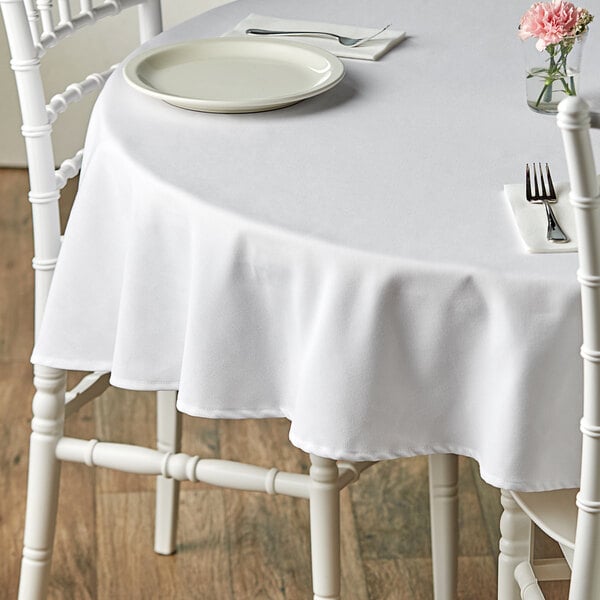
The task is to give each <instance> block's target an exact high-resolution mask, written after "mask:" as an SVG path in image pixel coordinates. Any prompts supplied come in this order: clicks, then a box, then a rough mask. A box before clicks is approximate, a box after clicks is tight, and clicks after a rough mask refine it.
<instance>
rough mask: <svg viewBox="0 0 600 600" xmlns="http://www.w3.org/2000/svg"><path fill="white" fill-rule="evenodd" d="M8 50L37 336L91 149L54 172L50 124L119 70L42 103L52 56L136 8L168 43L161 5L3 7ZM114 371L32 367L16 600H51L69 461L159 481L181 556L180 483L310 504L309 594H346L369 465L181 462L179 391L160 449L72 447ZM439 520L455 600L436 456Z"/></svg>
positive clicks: (448, 493) (107, 2)
mask: <svg viewBox="0 0 600 600" xmlns="http://www.w3.org/2000/svg"><path fill="white" fill-rule="evenodd" d="M0 6H1V8H2V16H3V21H4V25H5V28H6V32H7V37H8V41H9V48H10V53H11V67H12V69H13V71H14V74H15V79H16V83H17V91H18V96H19V101H20V107H21V114H22V134H23V136H24V138H25V144H26V151H27V161H28V170H29V177H30V193H29V200H30V202H31V208H32V213H33V229H34V231H33V234H34V251H35V257H34V259H33V267H34V269H35V331H36V334H37V332H38V330H39V326H40V323H41V320H42V316H43V313H44V307H45V303H46V298H47V294H48V290H49V288H50V283H51V280H52V276H53V273H54V267H55V265H56V262H57V259H58V256H59V251H60V245H61V226H60V223H61V219H60V204H59V200H60V195H61V190H62V189H63V188H64V187H65V185H66V183H67V182H68V180H69V179H72V178H74V177H76V176H77V175H78V173H79V171H80V168H81V164H82V159H83V150H80V151H78V152H77V153H75V155H74V156H73V157H71V158H67V159H65V160H64V161H62V163H60V165H59V166H58V168H56V166H55V165H56V158H57V157H56V155H55V150H54V147H53V137H52V134H53V125H54V123H55V122H56V121H57V119H59V117H60V116H61V114H62V113H64V112H65V111H66V110H67V109H68V108H69V107H70V106H71V105H73V104H74V103H76V102H78V101H79V100H81V99H82V97H83V96H86V95H88V94H91V93H95V92H98V91H99V90H101V88H102V87H103V85H104V83H105V82H106V80H107V79H108V77H109V76H110V75H111V73H112V72H113V71H114V69H115V67H114V66H113V67H111V68H109V69H107V70H106V71H104V72H101V73H93V74H91V75H88V76H87V77H85V78H84V79H83V80H82V81H79V82H76V83H71V84H69V85H67V86H66V88H65V89H64V91H63V92H62V93H59V94H56V95H55V96H53V97H52V98H51V99H50V100H49V101H48V102H47V101H46V96H45V88H44V80H43V76H42V72H41V69H40V64H41V59H42V58H43V56H44V54H45V53H46V51H47V50H48V49H49V48H51V47H53V46H56V45H57V44H58V43H60V42H61V41H62V40H63V39H65V38H67V37H70V36H71V35H73V34H75V33H76V32H78V31H79V30H81V29H83V28H85V27H89V26H92V25H94V24H95V23H97V22H99V21H100V20H102V19H103V18H104V17H108V16H114V15H117V14H118V13H120V12H121V11H123V10H124V9H128V8H132V7H134V6H137V8H138V12H139V31H140V40H141V42H144V41H146V40H148V39H150V38H151V37H153V36H155V35H157V34H158V33H160V31H161V29H162V17H161V6H160V0H95V1H93V0H80V3H79V6H78V7H77V9H74V7H73V5H72V1H71V0H58V5H57V6H56V7H53V3H52V0H0ZM109 376H110V374H109V373H105V372H98V373H91V374H89V375H87V376H85V377H84V378H83V379H82V380H81V381H80V383H78V384H77V385H76V386H75V387H74V388H73V389H71V390H67V389H66V373H65V372H64V371H62V370H59V369H53V368H48V367H42V366H39V365H36V366H34V385H35V388H36V393H35V396H34V400H33V419H32V434H31V442H30V455H29V475H28V491H27V509H26V524H25V535H24V549H23V558H22V564H21V576H20V587H19V598H20V599H21V600H35V599H41V598H44V597H45V595H46V591H47V587H48V581H49V574H50V567H51V558H52V546H53V538H54V530H55V524H56V509H57V503H58V488H59V476H60V464H61V461H72V462H79V463H83V464H86V465H88V466H101V467H106V468H112V469H117V470H121V471H126V472H131V473H139V474H146V475H155V476H156V477H157V489H156V526H155V544H154V547H155V551H156V552H158V553H159V554H171V553H173V552H175V535H176V528H177V510H178V496H179V482H180V481H183V480H186V481H187V480H191V481H203V482H206V483H210V484H213V485H218V486H224V487H230V488H235V489H242V490H252V491H261V492H266V493H269V494H286V495H290V496H295V497H300V498H306V499H308V500H309V501H310V520H311V546H312V564H313V573H312V575H313V589H314V593H315V596H314V597H315V599H316V600H318V599H325V598H327V599H329V600H335V599H336V598H339V594H340V591H339V589H340V568H339V562H340V556H339V492H340V490H341V489H343V488H344V487H345V486H347V485H348V484H350V483H352V482H354V481H356V480H357V479H358V476H359V475H360V473H361V472H362V471H363V470H364V469H365V468H367V467H368V466H370V465H371V464H373V463H355V464H350V463H346V462H341V461H338V462H336V461H333V460H330V459H326V458H322V457H318V456H311V462H312V466H311V469H310V474H309V475H304V474H294V473H285V472H281V471H279V470H278V469H275V468H273V469H265V468H260V467H255V466H251V465H245V464H242V463H235V462H231V461H226V460H212V459H211V460H204V459H200V458H199V457H197V456H190V455H187V454H184V453H181V452H180V443H181V419H180V414H179V413H177V411H176V409H175V403H176V393H175V392H173V391H162V392H158V393H157V449H150V448H143V447H140V446H135V445H128V444H115V443H109V442H100V441H98V440H81V439H75V438H71V437H66V436H65V435H64V433H63V431H64V420H65V417H66V416H69V415H71V414H73V413H74V412H75V411H77V410H78V409H79V408H81V407H82V406H84V405H85V404H86V403H88V402H89V401H91V400H93V399H96V398H98V397H99V396H100V395H101V394H102V393H103V392H104V390H106V388H107V387H108V386H109ZM430 467H431V470H430V491H431V514H432V529H433V543H432V546H433V555H434V556H433V558H434V566H435V568H434V582H435V596H436V598H438V599H439V600H451V599H452V598H454V597H455V593H456V592H455V590H456V554H457V548H456V539H457V489H456V478H457V462H456V457H455V456H452V455H447V456H435V457H431V461H430Z"/></svg>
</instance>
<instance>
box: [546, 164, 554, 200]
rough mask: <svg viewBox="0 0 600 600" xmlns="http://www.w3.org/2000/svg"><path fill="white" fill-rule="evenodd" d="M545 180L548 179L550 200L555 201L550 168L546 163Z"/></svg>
mask: <svg viewBox="0 0 600 600" xmlns="http://www.w3.org/2000/svg"><path fill="white" fill-rule="evenodd" d="M546 178H547V179H548V188H549V196H550V200H556V191H555V190H554V183H553V182H552V176H551V175H550V167H549V166H548V163H546Z"/></svg>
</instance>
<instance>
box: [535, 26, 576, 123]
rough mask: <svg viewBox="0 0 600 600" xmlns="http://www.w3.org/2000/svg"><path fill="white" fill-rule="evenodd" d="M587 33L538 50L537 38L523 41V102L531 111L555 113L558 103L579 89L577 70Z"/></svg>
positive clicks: (573, 94) (574, 94)
mask: <svg viewBox="0 0 600 600" xmlns="http://www.w3.org/2000/svg"><path fill="white" fill-rule="evenodd" d="M586 37H587V33H583V34H581V35H578V36H575V37H571V38H567V39H565V40H563V41H562V42H559V43H558V44H552V45H550V46H547V47H546V48H545V49H544V50H542V51H539V50H538V49H537V48H536V47H535V44H536V42H537V38H529V39H527V40H525V41H524V42H523V49H524V52H525V65H526V76H525V77H526V79H525V90H526V94H527V105H528V106H529V108H531V109H532V110H534V111H536V112H539V113H545V114H556V112H557V110H558V108H557V107H558V104H559V102H560V101H561V100H563V99H564V98H566V97H567V96H576V95H577V93H578V90H579V71H580V68H581V57H582V53H583V46H584V43H585V40H586Z"/></svg>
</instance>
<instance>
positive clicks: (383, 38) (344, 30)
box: [223, 14, 406, 60]
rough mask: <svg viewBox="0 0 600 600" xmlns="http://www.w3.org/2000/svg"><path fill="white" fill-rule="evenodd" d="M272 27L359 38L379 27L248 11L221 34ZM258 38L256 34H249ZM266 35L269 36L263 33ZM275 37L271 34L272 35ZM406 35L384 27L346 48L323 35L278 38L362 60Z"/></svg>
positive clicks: (377, 55) (379, 52)
mask: <svg viewBox="0 0 600 600" xmlns="http://www.w3.org/2000/svg"><path fill="white" fill-rule="evenodd" d="M253 27H254V28H259V29H275V30H278V31H281V30H290V31H328V32H331V33H337V34H339V35H344V36H347V37H353V38H361V37H366V36H369V35H373V34H374V33H375V32H376V31H378V29H369V28H366V27H354V26H352V25H335V24H333V23H317V22H315V21H297V20H294V19H279V18H277V17H265V16H263V15H256V14H250V15H248V16H247V17H246V18H245V19H244V20H242V21H240V22H239V23H238V24H237V25H236V26H235V27H234V28H233V29H232V30H231V31H228V32H227V33H224V34H223V37H231V36H245V35H247V34H246V29H250V28H253ZM252 37H258V36H252ZM264 37H265V38H268V37H270V36H264ZM273 37H274V36H273ZM405 37H406V33H405V32H404V31H392V30H390V29H387V30H386V31H384V32H383V33H381V35H378V36H377V37H376V38H374V39H372V40H369V41H368V42H365V43H364V44H362V45H360V46H357V47H356V48H349V47H347V46H342V45H341V44H340V43H339V42H337V41H336V40H335V39H333V38H331V39H329V38H325V37H309V36H302V37H300V36H289V37H287V36H283V35H281V36H277V38H279V39H286V40H294V41H296V42H302V43H304V44H312V45H313V46H318V47H319V48H323V50H327V51H328V52H331V53H332V54H335V55H336V56H341V57H344V58H360V59H363V60H377V59H378V58H379V57H381V56H383V55H384V54H385V53H386V52H388V51H389V50H391V49H392V48H393V47H394V46H395V45H396V44H398V43H399V42H401V41H402V40H403V39H404V38H405Z"/></svg>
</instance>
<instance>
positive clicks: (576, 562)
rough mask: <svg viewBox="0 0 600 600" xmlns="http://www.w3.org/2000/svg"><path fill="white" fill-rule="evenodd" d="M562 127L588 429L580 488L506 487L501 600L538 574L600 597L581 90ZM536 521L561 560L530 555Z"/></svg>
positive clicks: (590, 118) (592, 195)
mask: <svg viewBox="0 0 600 600" xmlns="http://www.w3.org/2000/svg"><path fill="white" fill-rule="evenodd" d="M558 126H559V127H560V129H561V133H562V138H563V145H564V150H565V155H566V160H567V166H568V170H569V180H570V183H571V195H570V199H571V204H572V206H573V210H574V213H575V222H576V228H577V237H578V247H579V248H578V251H579V270H578V272H577V278H578V280H579V282H580V285H581V303H582V324H583V345H582V347H581V356H582V358H583V364H584V369H583V389H584V398H583V418H582V419H581V433H582V435H583V446H582V462H581V482H580V489H579V490H555V491H551V492H531V493H524V492H512V491H507V490H503V491H502V504H503V507H504V513H503V514H502V518H501V521H500V531H501V535H502V538H501V540H500V555H499V563H498V598H499V600H518V599H521V598H522V599H523V600H543V599H544V595H543V593H542V590H541V588H540V586H539V582H540V581H556V580H561V579H570V580H571V583H570V587H569V600H594V599H596V598H600V191H599V188H598V177H597V173H596V168H595V163H594V157H593V152H592V144H591V138H590V127H591V128H600V114H590V112H589V108H588V105H587V104H586V103H585V101H584V100H582V99H581V98H578V97H571V98H567V99H566V100H563V102H561V104H560V105H559V113H558ZM534 525H537V526H538V527H539V528H540V529H541V530H542V531H544V532H545V533H547V534H548V535H549V536H550V537H551V538H553V539H554V540H555V541H557V542H558V543H559V545H560V547H561V549H562V551H563V554H564V559H563V558H557V559H536V558H535V557H534V556H533V550H534V548H533V538H534V534H535V528H534Z"/></svg>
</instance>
